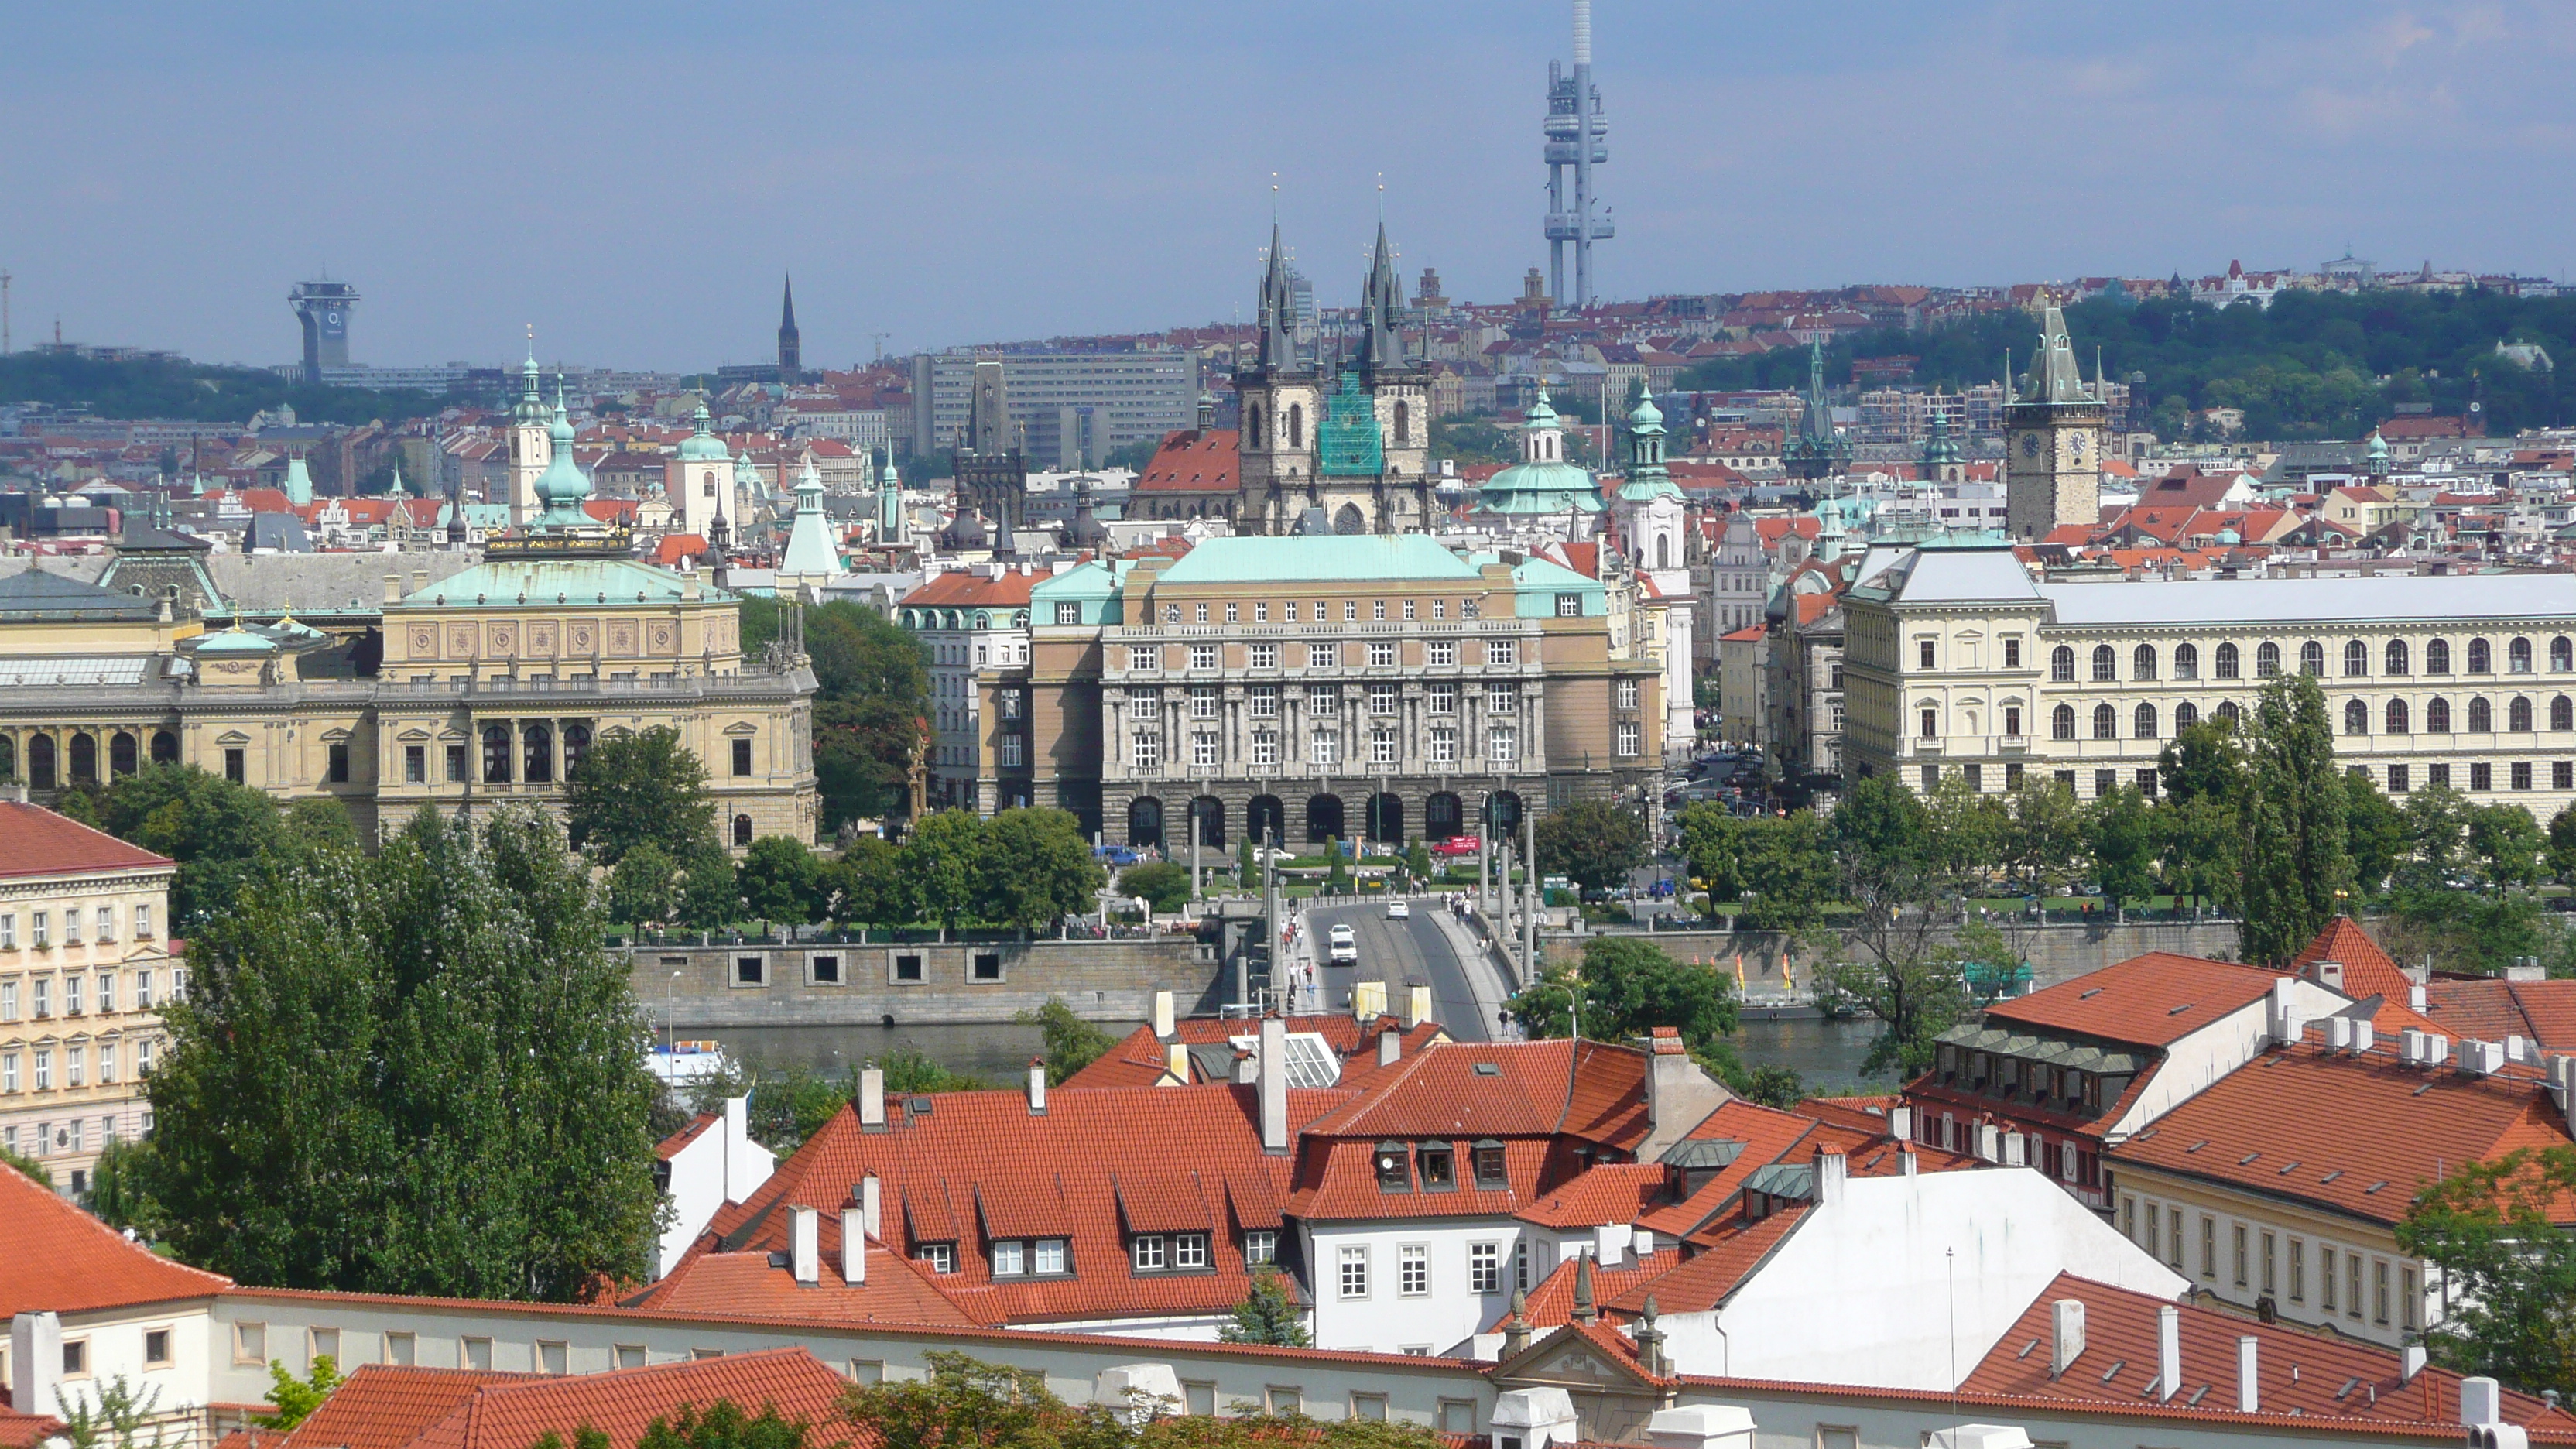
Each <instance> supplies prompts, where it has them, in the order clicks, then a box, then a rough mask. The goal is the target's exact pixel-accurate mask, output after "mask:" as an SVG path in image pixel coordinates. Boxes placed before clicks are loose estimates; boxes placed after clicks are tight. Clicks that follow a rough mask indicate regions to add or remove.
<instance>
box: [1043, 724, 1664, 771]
mask: <svg viewBox="0 0 2576 1449" xmlns="http://www.w3.org/2000/svg"><path fill="white" fill-rule="evenodd" d="M1611 738H1612V741H1613V744H1612V748H1613V749H1614V750H1615V751H1616V752H1617V753H1618V754H1620V755H1623V756H1632V755H1635V754H1636V753H1637V752H1638V751H1639V750H1640V749H1641V748H1642V747H1643V744H1644V730H1643V728H1642V727H1641V726H1639V725H1635V724H1631V723H1627V722H1622V723H1620V724H1619V725H1617V726H1616V727H1615V728H1614V729H1613V730H1612V732H1611ZM1015 743H1017V741H1016V740H1012V739H1005V740H1004V741H1003V744H1004V745H1005V749H1004V750H1003V752H1002V753H1003V760H1002V763H1003V764H1005V765H1015V764H1017V763H1018V762H1019V761H1018V751H1017V750H1014V749H1010V748H1008V746H1010V745H1013V744H1015ZM1343 753H1344V751H1343V748H1342V734H1341V731H1339V730H1328V729H1319V730H1314V731H1311V732H1309V733H1308V734H1307V736H1306V763H1308V764H1310V765H1338V764H1342V763H1344V761H1343V758H1342V756H1343ZM1423 753H1424V756H1425V758H1427V759H1428V760H1429V761H1430V762H1431V763H1433V764H1436V765H1447V764H1455V763H1456V762H1457V760H1458V731H1457V729H1456V727H1455V726H1452V725H1434V726H1432V727H1431V731H1430V734H1429V736H1428V738H1427V739H1426V740H1425V742H1424V751H1423ZM1249 757H1250V760H1251V763H1253V764H1255V765H1276V764H1278V763H1279V734H1278V732H1277V731H1276V730H1265V729H1257V730H1254V731H1253V732H1252V747H1251V750H1250V751H1249ZM1520 757H1521V737H1520V731H1519V730H1517V729H1515V728H1513V727H1512V726H1510V725H1496V726H1494V727H1493V728H1491V729H1488V730H1487V731H1485V759H1486V761H1487V762H1488V763H1491V764H1497V765H1508V764H1513V763H1515V762H1517V761H1518V760H1519V759H1520ZM1224 758H1225V745H1224V738H1223V737H1222V736H1220V735H1215V734H1193V735H1191V736H1190V764H1191V765H1192V766H1193V767H1208V766H1216V765H1221V764H1223V763H1224ZM1403 762H1404V737H1403V736H1402V735H1401V734H1399V733H1397V732H1396V731H1394V730H1371V731H1369V736H1368V763H1369V764H1372V765H1400V764H1402V763H1403ZM1127 763H1128V764H1129V765H1130V766H1131V767H1133V768H1135V769H1139V770H1159V769H1161V768H1162V767H1163V737H1162V735H1161V734H1159V733H1157V732H1155V731H1153V730H1138V731H1137V732H1135V733H1134V734H1131V735H1129V736H1128V737H1127ZM1351 763H1357V761H1356V760H1354V761H1352V762H1351Z"/></svg>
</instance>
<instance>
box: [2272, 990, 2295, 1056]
mask: <svg viewBox="0 0 2576 1449" xmlns="http://www.w3.org/2000/svg"><path fill="white" fill-rule="evenodd" d="M2298 999H2299V984H2298V982H2296V981H2293V980H2292V979H2290V978H2289V977H2287V976H2283V977H2280V978H2279V979H2277V980H2275V981H2274V982H2273V983H2272V1005H2271V1008H2270V1011H2269V1017H2270V1026H2271V1029H2272V1042H2273V1044H2274V1045H2276V1046H2287V1045H2289V1044H2290V1043H2292V1042H2295V1041H2297V1040H2298V1039H2299V1030H2300V1026H2299V1010H2298V1006H2297V1002H2298Z"/></svg>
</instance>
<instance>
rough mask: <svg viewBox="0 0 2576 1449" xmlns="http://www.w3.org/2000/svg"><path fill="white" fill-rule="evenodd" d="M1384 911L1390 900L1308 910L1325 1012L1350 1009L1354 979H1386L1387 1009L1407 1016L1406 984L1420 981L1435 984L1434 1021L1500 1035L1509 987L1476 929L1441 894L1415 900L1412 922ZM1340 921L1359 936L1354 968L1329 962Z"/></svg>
mask: <svg viewBox="0 0 2576 1449" xmlns="http://www.w3.org/2000/svg"><path fill="white" fill-rule="evenodd" d="M1386 909H1387V903H1386V902H1385V901H1382V900H1379V901H1352V902H1349V903H1347V904H1341V905H1327V906H1315V907H1310V908H1309V909H1308V910H1307V912H1306V928H1307V936H1306V945H1307V946H1308V948H1309V949H1310V950H1311V951H1312V952H1313V959H1314V961H1315V970H1316V973H1317V980H1318V984H1319V985H1320V986H1321V987H1322V988H1323V996H1324V999H1323V1002H1322V1009H1324V1010H1327V1011H1348V1010H1349V1009H1350V1002H1351V987H1352V984H1353V983H1355V982H1360V981H1384V982H1385V983H1386V1004H1387V1009H1388V1010H1389V1011H1392V1012H1394V1013H1395V1014H1397V1015H1399V1016H1401V1015H1403V1013H1404V1002H1405V997H1406V991H1407V988H1408V987H1410V986H1411V985H1412V984H1413V983H1414V982H1417V981H1418V982H1422V983H1424V984H1426V985H1428V986H1429V987H1430V988H1431V1015H1432V1018H1433V1019H1434V1020H1436V1021H1438V1022H1439V1023H1440V1024H1441V1026H1442V1027H1444V1028H1446V1029H1447V1030H1448V1032H1449V1035H1450V1036H1451V1037H1452V1038H1454V1039H1456V1040H1458V1041H1490V1040H1493V1039H1494V1038H1495V1036H1496V1035H1497V1034H1498V1032H1499V1024H1498V1023H1497V1021H1496V1019H1495V1015H1494V1013H1495V1012H1496V1011H1498V1010H1499V1009H1501V1007H1502V1004H1503V1002H1504V1000H1505V999H1506V997H1507V996H1508V995H1509V992H1508V990H1507V988H1506V987H1505V985H1504V982H1503V978H1502V975H1501V973H1500V972H1498V971H1497V970H1496V969H1495V968H1494V965H1493V963H1492V962H1491V961H1490V960H1488V959H1486V957H1485V954H1484V952H1483V950H1482V949H1481V948H1480V947H1479V946H1478V945H1477V944H1476V937H1475V936H1474V934H1473V933H1472V931H1471V930H1470V928H1469V927H1468V926H1466V925H1465V924H1464V923H1462V922H1459V921H1456V920H1453V919H1451V918H1450V915H1449V907H1448V903H1447V902H1445V901H1443V900H1440V899H1438V898H1432V899H1426V900H1416V901H1413V902H1412V903H1411V910H1412V917H1411V919H1409V920H1401V921H1396V920H1389V919H1387V914H1386ZM1338 924H1348V925H1349V926H1350V928H1351V933H1352V935H1353V936H1354V937H1356V938H1357V943H1358V945H1359V952H1360V959H1359V964H1358V965H1356V966H1334V965H1332V964H1330V963H1329V962H1327V961H1326V960H1325V956H1326V954H1327V950H1328V946H1329V942H1330V938H1331V933H1332V929H1333V927H1334V926H1335V925H1338Z"/></svg>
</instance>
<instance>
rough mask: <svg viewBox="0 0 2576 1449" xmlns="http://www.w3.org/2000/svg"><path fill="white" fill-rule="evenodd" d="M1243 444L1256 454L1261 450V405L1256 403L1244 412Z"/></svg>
mask: <svg viewBox="0 0 2576 1449" xmlns="http://www.w3.org/2000/svg"><path fill="white" fill-rule="evenodd" d="M1243 442H1244V446H1246V447H1248V448H1251V449H1252V450H1253V451H1254V452H1259V451H1260V450H1261V405H1260V404H1259V403H1254V404H1253V405H1252V406H1250V407H1248V408H1245V409H1244V410H1243Z"/></svg>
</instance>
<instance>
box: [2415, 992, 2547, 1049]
mask: <svg viewBox="0 0 2576 1449" xmlns="http://www.w3.org/2000/svg"><path fill="white" fill-rule="evenodd" d="M2424 994H2425V997H2426V1014H2427V1016H2428V1017H2429V1018H2430V1019H2431V1021H2432V1026H2431V1027H2430V1028H2429V1029H2430V1030H2433V1031H2437V1032H2440V1033H2441V1034H2442V1035H2444V1036H2453V1037H2464V1038H2474V1039H2476V1040H2479V1041H2502V1040H2504V1039H2505V1038H2506V1037H2509V1036H2519V1037H2527V1038H2529V1039H2531V1040H2533V1041H2536V1042H2538V1043H2540V1047H2541V1050H2543V1051H2551V1052H2564V1051H2576V981H2568V980H2557V981H2506V980H2503V979H2501V978H2498V977H2486V978H2482V979H2479V980H2474V981H2435V982H2433V983H2432V984H2431V985H2429V986H2427V987H2426V988H2425V990H2424Z"/></svg>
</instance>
